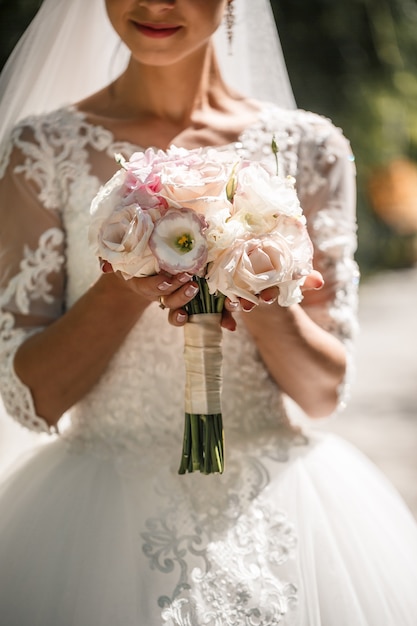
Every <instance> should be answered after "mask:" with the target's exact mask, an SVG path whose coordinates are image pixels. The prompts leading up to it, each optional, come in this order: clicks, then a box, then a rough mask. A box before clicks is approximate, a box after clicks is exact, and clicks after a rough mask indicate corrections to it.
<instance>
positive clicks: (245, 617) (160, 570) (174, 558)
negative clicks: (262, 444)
mask: <svg viewBox="0 0 417 626" xmlns="http://www.w3.org/2000/svg"><path fill="white" fill-rule="evenodd" d="M245 456H246V458H245ZM243 464H246V469H245V467H244V466H243ZM227 474H228V468H227V467H226V471H225V474H224V475H223V476H202V475H200V474H198V475H194V474H191V475H186V476H179V475H177V473H176V468H175V469H174V468H173V467H170V466H169V462H167V463H165V459H159V461H158V463H155V464H153V465H151V466H150V467H148V468H147V467H146V466H145V467H144V466H143V465H138V467H137V468H136V469H134V468H129V469H127V468H126V467H122V466H121V465H120V463H119V459H116V458H113V457H112V456H111V455H110V456H109V455H108V456H100V455H96V454H92V453H91V450H87V449H86V450H84V451H83V450H82V449H81V450H77V451H76V452H74V450H71V448H70V447H68V445H67V443H66V442H65V441H64V440H62V439H58V440H55V441H53V442H51V443H48V444H46V445H44V446H43V447H42V448H41V449H38V450H36V451H34V452H33V453H29V454H28V455H27V457H26V459H25V460H23V461H20V463H19V467H15V468H14V469H13V471H12V472H9V473H8V475H7V476H6V477H5V478H4V479H3V482H2V486H1V488H0V511H1V514H0V624H1V625H2V626H3V625H4V626H116V625H117V626H119V625H120V626H162V625H163V624H168V625H169V626H203V625H204V626H206V625H209V626H255V625H256V626H269V625H271V626H272V625H276V624H281V625H285V626H288V625H291V626H294V625H296V626H382V625H383V626H390V625H392V626H415V625H416V624H417V526H416V524H415V522H414V519H413V518H412V516H411V514H410V513H409V511H408V509H407V508H406V507H405V505H404V504H403V502H402V500H401V499H400V498H399V496H398V495H397V493H396V492H395V491H394V490H393V488H392V487H391V486H390V484H389V483H388V482H387V481H386V480H385V478H384V477H383V476H382V475H381V474H380V472H379V471H378V470H377V469H376V468H375V467H374V466H373V465H372V464H371V463H370V462H369V461H368V460H367V459H366V458H365V457H363V456H362V454H360V453H359V452H358V451H357V450H356V449H354V448H353V447H352V446H351V445H350V444H347V443H346V442H344V441H343V440H341V439H339V438H337V437H335V436H332V435H325V436H321V435H320V436H318V435H317V436H313V437H312V438H311V439H310V443H308V444H307V445H302V446H298V447H296V448H293V450H292V451H291V453H290V457H289V459H288V460H287V461H285V462H278V461H274V460H271V459H270V460H269V461H265V460H263V461H262V464H258V463H257V462H256V461H254V460H253V457H251V456H250V455H247V454H246V455H245V454H243V453H242V465H241V466H240V470H239V472H238V473H236V475H233V474H234V470H233V468H232V469H231V470H230V475H229V477H227ZM245 482H246V485H247V486H246V487H245ZM248 485H249V486H248ZM242 494H243V495H242Z"/></svg>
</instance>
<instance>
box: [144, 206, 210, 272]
mask: <svg viewBox="0 0 417 626" xmlns="http://www.w3.org/2000/svg"><path fill="white" fill-rule="evenodd" d="M206 229H207V224H206V221H205V220H204V218H203V217H202V216H201V215H198V214H197V213H195V212H194V211H192V210H191V209H184V208H181V209H171V210H169V211H168V212H167V213H165V215H164V216H163V217H161V218H160V219H159V220H158V221H157V222H156V224H155V226H154V228H153V232H152V235H151V237H150V240H149V245H150V248H151V250H152V252H153V254H154V256H155V258H156V259H157V261H158V265H159V268H160V269H162V270H165V271H166V272H168V273H170V274H178V273H179V272H188V273H190V274H200V273H201V272H202V271H204V269H205V266H206V262H207V241H206V238H205V236H204V231H205V230H206Z"/></svg>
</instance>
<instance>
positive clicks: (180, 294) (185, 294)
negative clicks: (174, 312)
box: [164, 282, 198, 309]
mask: <svg viewBox="0 0 417 626" xmlns="http://www.w3.org/2000/svg"><path fill="white" fill-rule="evenodd" d="M197 294H198V285H197V284H196V283H194V282H190V283H186V284H185V285H182V286H181V287H179V288H177V289H175V291H171V292H170V293H167V294H164V305H165V306H166V307H167V308H169V309H181V308H183V307H184V306H185V305H186V304H188V302H190V300H192V299H193V298H194V297H195V296H196V295H197Z"/></svg>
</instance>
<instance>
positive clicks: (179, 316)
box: [177, 313, 187, 324]
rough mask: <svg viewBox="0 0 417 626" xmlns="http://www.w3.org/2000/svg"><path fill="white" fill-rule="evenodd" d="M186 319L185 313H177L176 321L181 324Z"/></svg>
mask: <svg viewBox="0 0 417 626" xmlns="http://www.w3.org/2000/svg"><path fill="white" fill-rule="evenodd" d="M186 319H187V316H186V314H185V313H177V322H179V323H180V324H182V323H183V322H185V320H186Z"/></svg>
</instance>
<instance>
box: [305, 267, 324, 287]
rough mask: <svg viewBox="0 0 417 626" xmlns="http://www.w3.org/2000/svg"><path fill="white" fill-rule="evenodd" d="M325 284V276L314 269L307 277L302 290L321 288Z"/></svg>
mask: <svg viewBox="0 0 417 626" xmlns="http://www.w3.org/2000/svg"><path fill="white" fill-rule="evenodd" d="M323 285H324V278H323V276H322V275H321V274H320V272H318V271H317V270H313V271H312V272H311V274H309V275H308V276H307V277H306V279H305V281H304V285H303V286H302V287H301V289H302V291H308V290H309V289H321V288H322V287H323Z"/></svg>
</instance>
